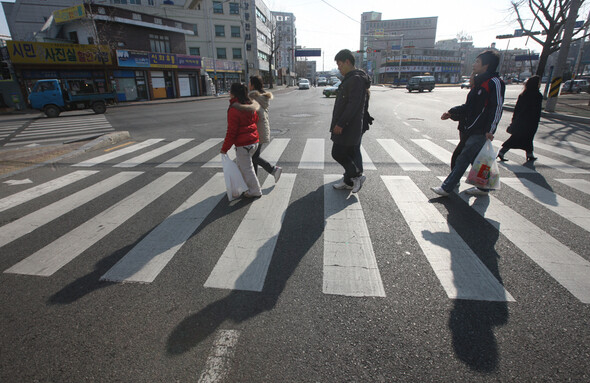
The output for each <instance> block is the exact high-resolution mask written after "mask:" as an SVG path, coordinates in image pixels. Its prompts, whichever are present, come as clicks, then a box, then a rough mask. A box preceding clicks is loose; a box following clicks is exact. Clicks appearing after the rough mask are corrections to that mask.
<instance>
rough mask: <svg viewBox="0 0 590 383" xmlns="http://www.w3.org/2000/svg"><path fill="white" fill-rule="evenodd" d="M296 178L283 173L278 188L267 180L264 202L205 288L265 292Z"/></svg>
mask: <svg viewBox="0 0 590 383" xmlns="http://www.w3.org/2000/svg"><path fill="white" fill-rule="evenodd" d="M295 176H296V175H295V174H292V173H287V174H285V173H283V175H282V176H281V179H280V180H279V182H278V183H276V184H275V185H274V188H273V187H272V185H273V184H274V179H273V178H272V177H267V178H266V181H265V183H264V186H263V189H264V190H263V196H262V198H260V199H257V200H255V201H253V202H252V204H251V205H250V209H249V210H248V212H247V213H246V216H245V217H244V219H243V220H242V222H241V223H240V226H239V227H238V229H237V230H236V232H235V233H234V235H233V237H232V238H231V240H230V242H229V244H228V245H227V247H226V248H225V250H224V252H223V254H222V255H221V257H220V258H219V260H218V261H217V264H216V265H215V267H214V268H213V271H211V274H210V275H209V278H207V281H206V282H205V287H213V288H220V289H231V290H249V291H262V288H263V287H264V280H265V278H266V273H267V271H268V266H269V265H270V261H271V258H272V255H273V253H274V249H275V246H276V243H277V239H278V237H279V232H280V231H281V226H282V223H283V219H284V215H285V211H286V210H287V207H288V205H289V200H290V198H291V191H292V190H293V185H294V183H295ZM268 190H271V191H270V192H268Z"/></svg>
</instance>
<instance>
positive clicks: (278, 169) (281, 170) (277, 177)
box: [271, 166, 283, 184]
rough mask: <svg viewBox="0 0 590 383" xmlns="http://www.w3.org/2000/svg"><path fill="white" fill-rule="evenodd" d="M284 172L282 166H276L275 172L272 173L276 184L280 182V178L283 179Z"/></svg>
mask: <svg viewBox="0 0 590 383" xmlns="http://www.w3.org/2000/svg"><path fill="white" fill-rule="evenodd" d="M282 172H283V168H281V167H280V166H275V168H274V170H273V171H272V173H271V174H272V175H273V176H274V177H275V184H276V183H277V182H279V178H281V173H282Z"/></svg>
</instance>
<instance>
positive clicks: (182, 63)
mask: <svg viewBox="0 0 590 383" xmlns="http://www.w3.org/2000/svg"><path fill="white" fill-rule="evenodd" d="M176 58H177V61H178V67H179V68H187V69H190V68H194V69H199V68H200V67H201V58H200V57H199V56H189V55H180V54H177V55H176Z"/></svg>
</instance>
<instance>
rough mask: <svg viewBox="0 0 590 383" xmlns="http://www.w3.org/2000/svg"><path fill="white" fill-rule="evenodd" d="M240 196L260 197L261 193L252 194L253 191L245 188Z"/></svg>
mask: <svg viewBox="0 0 590 383" xmlns="http://www.w3.org/2000/svg"><path fill="white" fill-rule="evenodd" d="M242 196H244V197H245V198H260V197H262V193H259V194H254V193H250V191H249V190H247V191H245V192H244V194H242Z"/></svg>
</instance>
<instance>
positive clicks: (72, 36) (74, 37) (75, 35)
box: [69, 32, 78, 44]
mask: <svg viewBox="0 0 590 383" xmlns="http://www.w3.org/2000/svg"><path fill="white" fill-rule="evenodd" d="M69 35H70V41H72V42H73V43H74V44H78V32H70V33H69Z"/></svg>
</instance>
